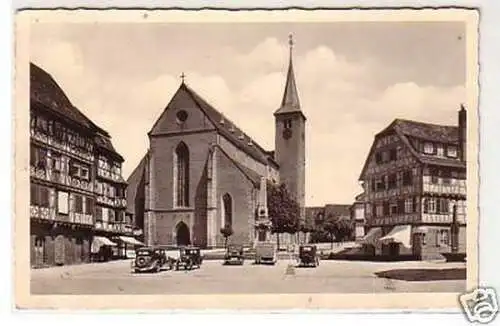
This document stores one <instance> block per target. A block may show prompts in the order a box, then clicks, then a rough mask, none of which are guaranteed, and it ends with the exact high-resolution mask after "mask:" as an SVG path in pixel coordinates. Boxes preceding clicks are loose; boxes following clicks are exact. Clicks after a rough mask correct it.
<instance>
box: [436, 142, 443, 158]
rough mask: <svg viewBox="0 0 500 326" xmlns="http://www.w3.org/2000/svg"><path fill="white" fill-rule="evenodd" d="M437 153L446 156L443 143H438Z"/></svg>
mask: <svg viewBox="0 0 500 326" xmlns="http://www.w3.org/2000/svg"><path fill="white" fill-rule="evenodd" d="M437 155H438V156H444V147H443V144H438V145H437Z"/></svg>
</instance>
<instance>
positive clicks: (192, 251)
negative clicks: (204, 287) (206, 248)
mask: <svg viewBox="0 0 500 326" xmlns="http://www.w3.org/2000/svg"><path fill="white" fill-rule="evenodd" d="M202 261H203V257H202V255H201V250H200V248H198V247H191V246H189V247H181V248H180V249H179V258H178V259H177V260H176V262H175V268H176V269H177V270H179V269H180V268H181V266H182V267H183V268H184V269H186V270H191V269H193V267H197V268H200V266H201V263H202Z"/></svg>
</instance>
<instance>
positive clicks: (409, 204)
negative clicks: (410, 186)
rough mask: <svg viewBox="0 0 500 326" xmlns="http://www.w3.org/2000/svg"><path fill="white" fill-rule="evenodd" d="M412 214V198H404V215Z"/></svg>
mask: <svg viewBox="0 0 500 326" xmlns="http://www.w3.org/2000/svg"><path fill="white" fill-rule="evenodd" d="M412 212H413V198H406V199H405V213H412Z"/></svg>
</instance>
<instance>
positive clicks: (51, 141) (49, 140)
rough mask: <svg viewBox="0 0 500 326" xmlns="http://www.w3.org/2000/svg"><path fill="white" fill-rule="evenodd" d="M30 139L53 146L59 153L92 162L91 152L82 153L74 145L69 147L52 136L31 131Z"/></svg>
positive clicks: (82, 151)
mask: <svg viewBox="0 0 500 326" xmlns="http://www.w3.org/2000/svg"><path fill="white" fill-rule="evenodd" d="M31 137H33V139H35V140H37V141H39V142H41V143H44V144H47V145H49V146H53V147H55V148H57V149H59V150H61V151H64V152H67V153H71V154H72V155H75V156H78V157H80V158H82V159H84V160H87V161H93V160H94V155H93V154H92V153H91V152H87V151H84V150H82V149H80V148H78V147H76V146H74V145H71V144H67V143H62V142H60V141H58V140H57V139H56V138H54V137H52V136H49V135H46V134H43V133H41V132H38V131H35V130H33V129H31Z"/></svg>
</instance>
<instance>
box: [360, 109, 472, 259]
mask: <svg viewBox="0 0 500 326" xmlns="http://www.w3.org/2000/svg"><path fill="white" fill-rule="evenodd" d="M466 130H467V127H466V110H465V108H464V107H462V108H461V109H460V111H459V113H458V126H445V125H436V124H430V123H423V122H416V121H409V120H401V119H396V120H395V121H394V122H392V123H391V124H390V125H389V126H388V127H387V128H386V129H384V130H383V131H381V132H380V133H378V134H377V135H376V136H375V140H374V142H373V144H372V147H371V149H370V153H369V155H368V158H367V159H366V162H365V165H364V167H363V170H362V173H361V176H360V181H362V182H363V186H364V199H363V200H364V206H365V211H364V214H365V219H366V223H367V234H366V235H365V236H364V237H363V239H362V242H363V243H364V247H365V250H366V251H367V254H370V255H383V256H388V257H400V258H401V256H408V257H412V258H414V259H437V258H442V256H441V253H447V252H450V250H451V246H452V243H451V238H452V236H454V238H455V239H457V240H456V241H457V242H458V243H457V246H458V251H460V252H465V248H466V244H465V241H466V224H467V215H466ZM454 222H456V223H457V224H458V225H459V228H458V232H457V233H458V234H451V230H452V223H454Z"/></svg>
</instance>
